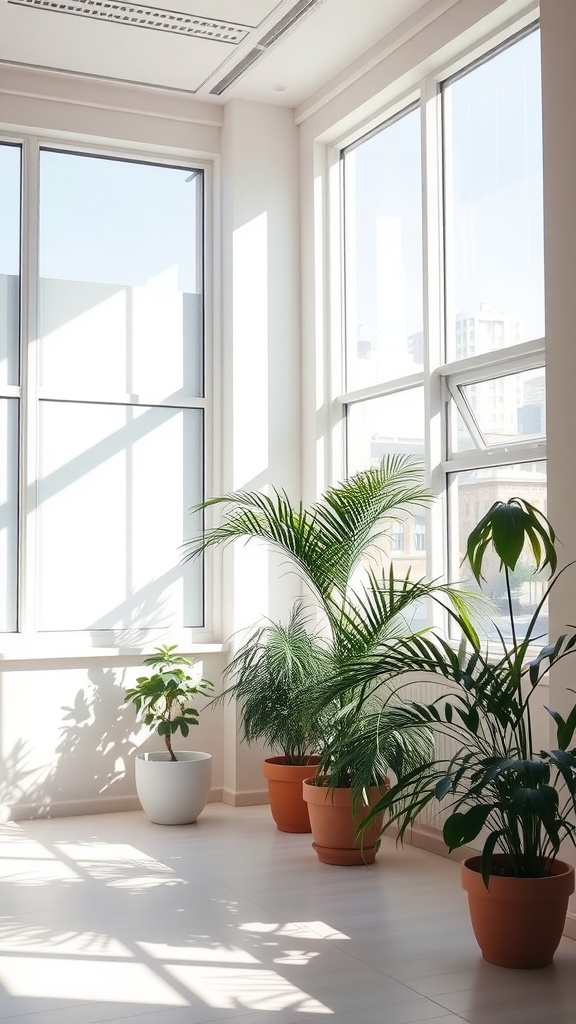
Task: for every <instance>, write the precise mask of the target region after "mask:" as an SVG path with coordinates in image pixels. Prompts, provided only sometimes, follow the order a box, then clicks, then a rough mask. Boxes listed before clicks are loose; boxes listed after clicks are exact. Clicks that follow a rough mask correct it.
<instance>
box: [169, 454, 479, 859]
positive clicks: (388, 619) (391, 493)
mask: <svg viewBox="0 0 576 1024" xmlns="http://www.w3.org/2000/svg"><path fill="white" fill-rule="evenodd" d="M429 502H430V494H429V492H428V490H427V489H426V488H425V487H424V485H423V481H422V469H421V466H420V464H419V463H418V462H417V461H415V460H414V459H412V458H410V457H409V456H390V457H388V458H386V459H384V460H383V461H382V463H381V465H379V466H377V467H373V468H371V469H368V470H365V471H362V472H360V473H356V474H355V475H354V476H352V477H350V478H349V479H347V480H344V481H343V482H341V483H339V484H337V485H335V486H333V487H330V488H328V489H327V491H326V492H325V493H324V495H323V496H322V497H321V498H320V499H319V500H318V501H317V502H314V503H313V504H312V505H311V506H310V507H309V508H305V507H303V505H302V504H300V503H298V504H293V503H292V502H291V501H290V499H289V498H288V496H287V495H286V494H285V493H284V492H278V491H274V492H273V493H272V494H271V495H268V494H263V493H261V492H259V491H237V492H234V493H232V494H228V495H225V496H223V497H216V498H211V499H209V500H208V501H205V502H203V503H202V504H201V505H199V506H197V507H196V508H195V509H193V510H192V512H193V513H194V512H196V511H202V512H205V511H206V510H207V509H210V508H212V507H214V506H219V507H220V509H221V513H222V514H221V521H220V523H219V524H218V525H216V526H213V527H210V528H208V529H206V530H205V531H204V532H203V533H202V534H201V535H199V536H198V537H197V538H195V539H194V540H192V541H190V542H189V543H188V544H187V546H186V551H185V558H195V557H198V556H199V555H200V554H202V552H204V551H205V550H206V549H207V548H208V547H211V546H214V545H219V544H228V543H230V542H232V541H234V540H237V539H245V540H253V539H259V540H261V541H264V542H265V543H268V544H269V545H271V546H272V547H274V548H276V549H278V550H280V551H281V552H282V554H283V555H285V556H286V559H287V561H288V562H289V564H290V567H291V568H292V570H295V571H296V574H297V575H298V576H299V578H300V580H301V582H302V584H303V585H304V587H305V588H306V589H307V591H308V595H309V598H310V603H311V609H312V611H313V614H314V616H315V617H316V618H317V620H318V623H319V635H318V639H317V641H315V645H316V644H317V645H318V647H319V648H320V649H321V650H322V657H323V668H322V675H323V677H324V679H328V678H329V677H330V678H338V677H339V675H340V672H341V670H342V667H343V666H346V665H348V664H349V663H350V662H351V661H354V660H355V659H357V658H361V657H364V656H366V655H367V654H368V653H374V652H375V651H378V650H380V649H381V647H382V645H383V644H385V643H386V642H387V641H388V642H392V641H394V640H395V639H397V638H399V637H401V636H406V635H410V634H411V632H412V631H413V628H414V626H413V623H412V621H411V617H413V615H414V613H415V610H417V609H418V608H419V606H420V604H421V602H422V600H423V598H425V597H427V596H430V595H438V594H440V593H441V594H443V595H445V594H448V595H449V596H450V597H452V598H453V600H454V601H456V604H457V607H461V600H460V597H459V595H458V594H457V593H455V592H452V591H451V590H450V588H447V587H441V586H435V585H431V584H428V583H426V582H425V581H422V580H419V581H413V580H412V579H411V577H410V574H409V573H408V574H407V575H406V576H404V577H402V578H397V577H396V576H395V574H394V571H393V569H392V567H390V568H389V569H388V571H387V572H386V571H385V569H383V568H382V565H383V564H384V565H385V566H387V565H388V563H389V552H390V545H389V543H388V548H386V536H387V534H388V533H389V532H390V527H391V526H392V525H393V524H394V523H395V522H396V521H397V520H398V519H400V518H405V517H406V516H407V515H409V514H410V511H411V509H412V508H413V507H414V506H426V505H427V504H428V503H429ZM249 660H250V655H249V653H248V663H249ZM244 667H246V659H245V657H244V655H242V656H241V659H240V663H239V665H238V668H240V669H242V668H244ZM360 696H361V689H360V688H359V687H358V686H356V684H355V682H354V681H352V682H351V683H350V684H349V685H347V687H346V690H345V691H342V692H340V693H339V694H338V696H337V697H331V696H329V695H327V689H326V687H325V685H324V682H323V681H322V680H320V679H318V678H316V676H315V675H313V676H312V677H311V678H310V680H309V683H308V685H304V686H302V687H300V688H299V691H298V702H299V704H300V707H298V706H297V705H296V704H295V705H294V707H295V708H296V712H297V718H298V719H299V720H300V719H301V718H302V717H303V718H304V719H305V720H306V721H308V722H309V721H313V720H314V717H315V716H320V715H322V714H324V715H325V714H327V713H328V714H329V716H330V722H331V724H330V729H329V732H328V734H327V735H326V736H325V737H324V741H323V743H322V746H321V748H320V749H319V751H318V753H319V755H320V769H321V770H320V771H319V773H318V775H317V776H316V777H315V778H314V779H313V780H312V781H308V782H305V783H304V786H303V789H304V797H305V799H306V801H307V802H308V803H309V805H310V806H309V809H311V805H312V802H314V804H315V805H316V804H318V805H320V806H321V810H322V814H323V816H324V817H325V818H328V819H330V820H335V819H336V818H337V817H338V816H339V809H340V805H341V804H342V805H344V810H343V816H344V819H345V824H346V829H347V833H348V834H347V837H346V839H345V840H343V839H342V838H341V837H340V838H338V839H337V840H336V841H335V845H334V846H331V845H330V842H329V841H326V839H325V833H323V835H322V838H321V839H317V837H316V836H314V840H315V842H314V846H315V849H316V852H317V854H318V856H319V858H320V859H321V860H323V861H325V862H327V863H345V862H349V863H354V864H359V863H369V862H371V861H373V860H374V857H375V855H376V849H377V841H375V842H374V843H373V844H371V843H369V842H368V841H367V839H366V837H364V840H363V842H360V841H359V840H358V839H357V837H356V836H355V834H354V833H355V822H356V823H357V822H358V821H360V820H361V819H362V816H363V814H364V813H365V811H366V808H367V806H369V805H370V802H371V801H372V802H373V801H374V800H376V799H378V798H379V797H380V796H381V792H382V790H381V787H382V786H385V785H386V784H387V782H386V779H387V771H388V768H389V767H395V769H397V770H398V771H400V770H401V769H402V768H406V767H407V766H409V767H412V766H413V765H414V764H415V763H418V762H419V761H420V760H422V759H424V760H426V759H427V755H428V754H429V749H430V748H429V743H430V738H429V733H428V731H427V730H426V729H425V728H423V729H422V730H420V731H419V732H418V731H417V730H413V731H412V732H411V733H410V734H409V736H408V737H407V738H406V739H405V740H404V739H403V740H402V741H398V739H397V738H396V740H395V742H393V743H392V744H391V745H390V747H389V748H388V749H387V750H384V749H382V748H381V747H380V748H379V750H378V752H375V756H374V761H373V771H372V772H371V773H370V781H371V782H372V783H373V785H366V784H365V782H366V780H365V779H364V778H363V780H362V784H361V785H360V784H359V785H358V786H356V785H355V773H354V770H353V769H352V768H350V766H348V768H347V769H346V770H345V771H340V770H338V769H336V768H335V766H334V760H333V757H332V753H331V751H332V746H333V743H334V742H335V741H336V740H337V741H338V744H339V745H341V744H342V743H343V742H344V739H345V738H346V737H352V736H357V735H361V734H362V732H363V722H362V719H363V716H364V715H365V714H366V712H367V707H366V706H365V704H364V702H360V701H358V703H357V704H355V701H356V698H360ZM265 713H266V714H268V709H266V712H265ZM397 758H398V760H396V759H397ZM394 761H396V763H395V764H393V762H394ZM369 791H370V792H369ZM314 798H316V799H315V800H314ZM313 813H315V812H313ZM312 832H313V833H314V821H312Z"/></svg>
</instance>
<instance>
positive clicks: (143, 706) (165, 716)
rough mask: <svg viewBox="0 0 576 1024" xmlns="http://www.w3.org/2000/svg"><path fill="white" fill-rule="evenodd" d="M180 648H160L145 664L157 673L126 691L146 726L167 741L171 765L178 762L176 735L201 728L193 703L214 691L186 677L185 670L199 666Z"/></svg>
mask: <svg viewBox="0 0 576 1024" xmlns="http://www.w3.org/2000/svg"><path fill="white" fill-rule="evenodd" d="M176 648H177V645H176V644H172V645H171V646H164V647H156V648H155V653H154V654H152V655H150V657H149V658H146V659H145V661H144V664H145V665H150V666H151V667H152V668H155V669H157V671H156V672H154V673H152V675H149V676H139V677H138V678H137V679H136V686H133V687H131V688H130V689H128V690H126V703H130V702H131V703H132V704H134V706H135V708H136V712H137V714H138V716H139V717H140V718H141V720H142V721H143V723H144V725H147V726H148V727H149V728H151V729H155V730H156V732H157V733H158V735H159V736H163V737H164V742H165V744H166V749H167V750H168V753H169V755H170V760H171V761H177V760H178V759H177V757H176V755H175V753H174V751H173V750H172V737H173V735H174V733H176V732H180V733H182V735H183V736H188V733H189V732H190V726H191V725H198V718H199V712H198V710H197V708H195V707H193V706H192V705H191V704H190V701H191V700H192V699H193V698H194V697H196V696H197V695H198V694H202V695H203V696H207V695H209V694H211V693H212V691H213V689H214V687H213V685H212V683H211V682H210V681H209V680H208V679H202V678H200V677H199V676H196V677H195V676H191V675H187V674H186V671H185V669H184V668H182V667H181V666H183V665H184V666H186V667H193V666H194V665H195V664H196V662H193V661H190V660H189V659H188V658H185V657H184V656H183V655H182V654H178V653H176Z"/></svg>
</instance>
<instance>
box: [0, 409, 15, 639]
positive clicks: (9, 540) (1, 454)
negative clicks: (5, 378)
mask: <svg viewBox="0 0 576 1024" xmlns="http://www.w3.org/2000/svg"><path fill="white" fill-rule="evenodd" d="M0 439H1V440H0V510H1V511H0V632H3V633H10V632H14V631H15V630H16V629H17V628H18V623H17V578H18V457H17V452H18V401H17V399H15V398H0Z"/></svg>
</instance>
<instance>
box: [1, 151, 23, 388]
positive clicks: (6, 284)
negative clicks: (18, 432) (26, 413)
mask: <svg viewBox="0 0 576 1024" xmlns="http://www.w3.org/2000/svg"><path fill="white" fill-rule="evenodd" d="M0 226H1V227H0V386H2V385H6V384H18V375H19V369H18V366H19V360H18V335H19V330H20V313H19V308H18V305H19V292H20V149H19V147H18V146H7V145H0Z"/></svg>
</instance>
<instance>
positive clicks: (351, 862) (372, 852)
mask: <svg viewBox="0 0 576 1024" xmlns="http://www.w3.org/2000/svg"><path fill="white" fill-rule="evenodd" d="M312 849H313V850H316V854H317V856H318V860H319V861H320V862H321V863H322V864H335V865H337V866H339V867H355V866H356V865H358V864H373V863H374V861H375V860H376V853H377V851H378V847H377V846H368V847H366V849H365V850H353V849H348V850H338V849H336V848H335V847H333V846H319V845H318V843H312Z"/></svg>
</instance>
